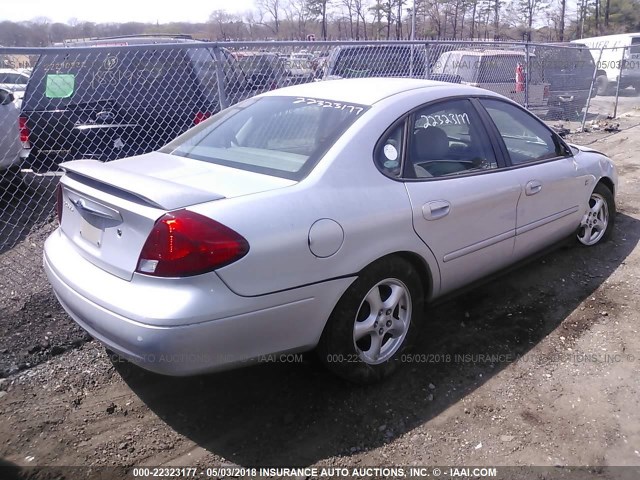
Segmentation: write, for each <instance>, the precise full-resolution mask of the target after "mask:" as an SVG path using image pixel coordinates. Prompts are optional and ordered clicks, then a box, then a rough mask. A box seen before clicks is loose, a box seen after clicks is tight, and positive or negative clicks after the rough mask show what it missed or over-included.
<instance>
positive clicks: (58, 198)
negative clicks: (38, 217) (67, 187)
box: [56, 183, 64, 223]
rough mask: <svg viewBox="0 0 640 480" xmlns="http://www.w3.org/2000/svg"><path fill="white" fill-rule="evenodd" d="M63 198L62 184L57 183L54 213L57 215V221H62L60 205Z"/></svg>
mask: <svg viewBox="0 0 640 480" xmlns="http://www.w3.org/2000/svg"><path fill="white" fill-rule="evenodd" d="M63 202H64V199H63V198H62V184H60V183H59V184H58V186H57V187H56V215H57V216H58V222H59V223H62V205H63Z"/></svg>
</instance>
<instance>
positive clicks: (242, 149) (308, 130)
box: [161, 97, 367, 180]
mask: <svg viewBox="0 0 640 480" xmlns="http://www.w3.org/2000/svg"><path fill="white" fill-rule="evenodd" d="M366 109H367V107H365V106H363V105H352V104H346V103H337V102H330V101H326V100H320V99H313V98H302V97H264V98H253V99H249V100H246V101H244V102H242V103H239V104H237V105H236V106H234V107H231V108H229V109H226V110H223V111H222V112H220V113H219V114H217V115H215V116H213V117H212V118H211V119H210V120H208V121H207V122H205V123H203V124H202V126H199V127H197V128H194V129H192V130H190V131H188V132H187V133H185V134H184V135H182V136H180V137H178V138H177V139H176V140H174V141H173V142H171V143H170V144H168V145H167V146H165V147H164V148H163V149H162V150H161V151H162V152H163V153H169V154H172V155H178V156H181V157H187V158H193V159H195V160H201V161H205V162H209V163H215V164H219V165H226V166H230V167H234V168H239V169H242V170H249V171H253V172H258V173H265V174H267V175H274V176H278V177H282V178H290V179H294V180H297V179H300V178H302V177H303V176H304V175H305V174H306V173H307V172H308V171H310V169H311V168H313V166H314V165H315V162H316V161H317V160H319V159H320V158H321V156H322V155H323V154H324V153H325V152H326V151H327V150H328V149H329V147H331V145H333V143H334V142H335V141H336V140H337V139H338V138H339V137H340V135H342V133H343V132H344V131H345V130H346V129H347V128H348V127H349V126H350V125H351V124H352V123H353V122H354V121H355V120H356V119H357V118H358V117H359V116H361V115H362V113H363V112H364V111H365V110H366Z"/></svg>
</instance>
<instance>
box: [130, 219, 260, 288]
mask: <svg viewBox="0 0 640 480" xmlns="http://www.w3.org/2000/svg"><path fill="white" fill-rule="evenodd" d="M248 251H249V243H247V241H246V240H245V239H244V238H243V237H242V236H241V235H240V234H238V233H237V232H235V231H233V230H231V229H230V228H228V227H225V226H224V225H222V224H221V223H218V222H216V221H215V220H211V219H210V218H207V217H205V216H203V215H200V214H198V213H194V212H190V211H188V210H180V211H177V212H173V213H167V214H165V215H163V216H162V217H160V219H158V220H157V221H156V223H155V225H154V226H153V230H151V233H150V234H149V237H148V238H147V241H146V242H145V244H144V247H142V252H141V253H140V259H139V260H138V268H137V269H136V272H138V273H144V274H146V275H154V276H156V277H188V276H191V275H199V274H201V273H206V272H210V271H212V270H215V269H216V268H220V267H224V266H225V265H229V264H230V263H233V262H235V261H236V260H239V259H241V258H242V257H244V256H245V255H246V254H247V252H248Z"/></svg>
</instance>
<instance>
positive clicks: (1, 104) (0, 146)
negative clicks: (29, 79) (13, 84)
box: [0, 88, 22, 179]
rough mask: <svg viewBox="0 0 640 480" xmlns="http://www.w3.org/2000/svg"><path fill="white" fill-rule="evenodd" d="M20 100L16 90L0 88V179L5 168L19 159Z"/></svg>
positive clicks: (13, 165) (7, 168)
mask: <svg viewBox="0 0 640 480" xmlns="http://www.w3.org/2000/svg"><path fill="white" fill-rule="evenodd" d="M21 103H22V100H21V98H20V96H19V95H18V93H17V92H11V91H9V90H7V89H5V88H0V179H2V178H3V177H5V176H6V175H9V174H12V173H14V172H9V173H7V170H13V169H15V168H16V167H17V166H18V164H19V161H20V148H21V145H20V137H19V136H18V117H19V115H20V105H21Z"/></svg>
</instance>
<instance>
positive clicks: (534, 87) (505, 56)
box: [433, 49, 550, 114]
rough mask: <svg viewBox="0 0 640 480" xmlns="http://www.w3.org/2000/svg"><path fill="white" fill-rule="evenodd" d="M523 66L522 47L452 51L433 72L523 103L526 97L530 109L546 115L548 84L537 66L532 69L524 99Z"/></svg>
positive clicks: (525, 62) (523, 53)
mask: <svg viewBox="0 0 640 480" xmlns="http://www.w3.org/2000/svg"><path fill="white" fill-rule="evenodd" d="M532 58H533V55H532ZM526 65H527V61H526V56H525V52H523V51H521V50H484V49H478V50H455V51H449V52H445V53H443V54H442V55H441V56H440V58H439V59H438V61H437V62H436V64H435V66H434V68H433V72H434V73H436V74H449V75H458V76H459V77H460V81H461V82H462V83H464V84H465V85H471V86H474V87H480V88H484V89H486V90H491V91H492V92H496V93H499V94H501V95H504V96H505V97H507V98H509V99H511V100H514V101H516V102H517V103H519V104H520V105H524V104H525V99H527V100H528V108H529V110H531V111H533V112H535V113H538V114H546V113H547V112H548V110H549V108H548V104H549V95H550V90H549V85H550V84H549V82H545V80H544V79H543V77H542V71H541V70H540V69H531V72H529V75H528V76H529V84H528V98H526V94H525V82H526V78H527V71H526ZM518 69H519V72H518ZM518 74H520V75H521V78H520V79H518V78H516V77H517V76H518ZM518 80H520V82H518Z"/></svg>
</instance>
